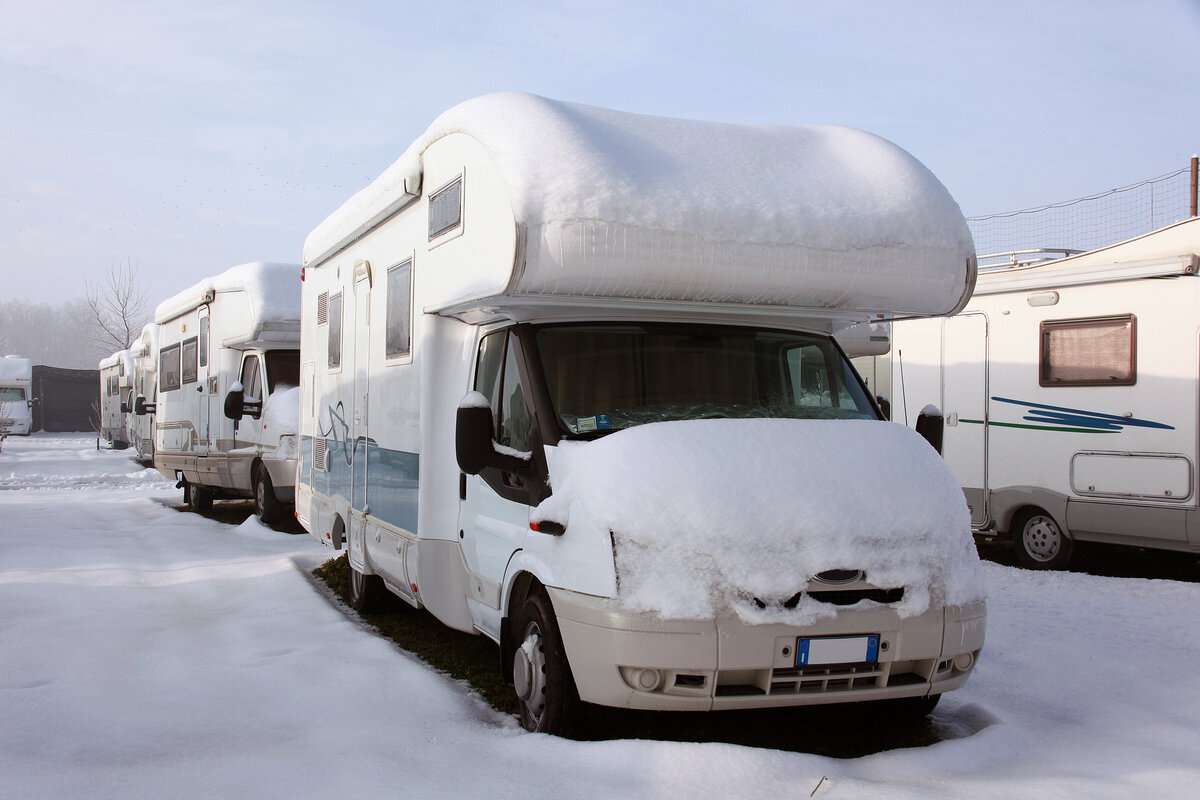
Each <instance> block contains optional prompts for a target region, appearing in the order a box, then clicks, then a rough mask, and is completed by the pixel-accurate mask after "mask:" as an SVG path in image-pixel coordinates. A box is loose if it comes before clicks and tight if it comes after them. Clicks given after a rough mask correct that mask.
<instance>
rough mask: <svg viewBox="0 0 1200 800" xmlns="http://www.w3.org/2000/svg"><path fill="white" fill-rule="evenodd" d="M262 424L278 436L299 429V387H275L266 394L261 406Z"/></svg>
mask: <svg viewBox="0 0 1200 800" xmlns="http://www.w3.org/2000/svg"><path fill="white" fill-rule="evenodd" d="M263 425H264V426H265V427H270V428H271V430H273V431H275V432H277V433H278V434H279V435H280V436H285V435H287V434H295V433H296V432H297V431H299V430H300V387H299V386H289V387H288V388H286V389H276V390H275V391H273V392H271V394H269V395H267V400H266V403H265V404H264V408H263Z"/></svg>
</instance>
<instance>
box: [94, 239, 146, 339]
mask: <svg viewBox="0 0 1200 800" xmlns="http://www.w3.org/2000/svg"><path fill="white" fill-rule="evenodd" d="M137 273H138V268H137V267H136V266H133V265H132V264H130V263H129V262H128V261H127V262H126V263H125V265H124V266H120V265H116V264H114V265H113V266H111V267H109V268H108V272H107V274H106V275H105V276H104V278H103V279H101V280H100V281H99V282H97V283H95V284H93V283H92V282H91V281H85V284H84V285H85V289H86V293H87V305H88V310H89V311H90V312H91V315H92V320H93V321H94V322H95V324H96V334H95V336H94V341H95V343H96V346H97V347H98V348H99V350H100V352H101V353H114V352H116V351H118V350H128V349H129V346H130V345H131V344H133V342H134V340H135V339H136V338H137V337H138V336H140V335H141V333H142V327H143V326H144V325H145V322H146V319H147V316H148V309H147V299H146V290H145V289H143V288H142V286H141V284H140V283H139V282H138V277H137Z"/></svg>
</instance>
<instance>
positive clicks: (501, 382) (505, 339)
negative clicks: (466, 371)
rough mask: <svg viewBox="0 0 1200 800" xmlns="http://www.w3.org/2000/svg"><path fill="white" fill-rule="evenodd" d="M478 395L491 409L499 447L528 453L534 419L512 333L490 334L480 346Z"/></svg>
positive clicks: (476, 384)
mask: <svg viewBox="0 0 1200 800" xmlns="http://www.w3.org/2000/svg"><path fill="white" fill-rule="evenodd" d="M475 391H477V392H479V393H480V394H482V395H483V396H484V397H486V398H487V399H488V403H489V404H490V405H491V407H492V430H493V432H494V435H495V437H496V442H497V443H498V444H501V445H504V446H505V447H511V448H513V449H514V450H519V451H521V452H527V451H528V450H529V427H530V423H531V421H532V420H531V415H530V413H529V407H528V405H527V404H526V403H525V392H524V389H523V388H522V386H521V373H520V370H519V369H518V367H517V351H516V336H515V335H513V334H512V332H511V331H497V332H496V333H491V334H488V335H487V336H485V337H484V338H483V341H481V342H480V343H479V361H478V362H477V366H476V372H475Z"/></svg>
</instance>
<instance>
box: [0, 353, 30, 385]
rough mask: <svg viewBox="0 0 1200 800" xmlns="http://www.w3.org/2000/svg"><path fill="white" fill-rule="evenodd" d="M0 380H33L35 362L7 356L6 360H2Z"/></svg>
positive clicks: (0, 362) (0, 359) (0, 360)
mask: <svg viewBox="0 0 1200 800" xmlns="http://www.w3.org/2000/svg"><path fill="white" fill-rule="evenodd" d="M0 380H5V381H29V380H33V362H32V361H30V360H29V359H28V358H22V357H21V356H5V357H4V358H0Z"/></svg>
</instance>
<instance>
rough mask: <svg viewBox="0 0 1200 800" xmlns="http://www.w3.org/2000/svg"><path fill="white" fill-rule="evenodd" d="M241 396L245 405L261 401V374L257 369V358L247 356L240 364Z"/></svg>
mask: <svg viewBox="0 0 1200 800" xmlns="http://www.w3.org/2000/svg"><path fill="white" fill-rule="evenodd" d="M242 396H243V398H245V402H247V403H257V402H258V401H259V400H261V399H262V373H261V372H260V371H259V368H258V356H247V358H246V360H245V361H244V362H243V363H242Z"/></svg>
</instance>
